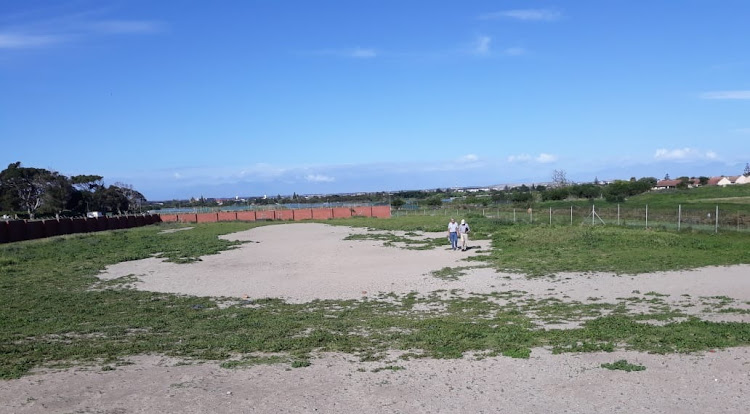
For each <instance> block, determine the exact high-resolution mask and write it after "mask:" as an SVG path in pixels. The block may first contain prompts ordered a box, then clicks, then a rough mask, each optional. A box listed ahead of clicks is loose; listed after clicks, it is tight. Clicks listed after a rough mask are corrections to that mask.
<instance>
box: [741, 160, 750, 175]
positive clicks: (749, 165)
mask: <svg viewBox="0 0 750 414" xmlns="http://www.w3.org/2000/svg"><path fill="white" fill-rule="evenodd" d="M742 175H744V176H745V177H750V162H749V163H746V164H745V171H744V172H743V173H742Z"/></svg>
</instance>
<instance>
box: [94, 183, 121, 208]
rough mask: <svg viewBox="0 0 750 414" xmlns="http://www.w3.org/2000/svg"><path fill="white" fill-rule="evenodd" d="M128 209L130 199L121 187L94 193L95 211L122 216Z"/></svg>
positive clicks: (107, 188) (103, 189) (112, 186)
mask: <svg viewBox="0 0 750 414" xmlns="http://www.w3.org/2000/svg"><path fill="white" fill-rule="evenodd" d="M127 209H128V198H127V197H126V196H125V194H123V193H122V191H121V190H120V188H119V187H117V186H114V185H110V186H109V187H106V188H104V187H101V188H99V189H98V190H97V191H96V193H94V210H100V211H105V212H109V213H117V214H122V212H123V211H126V210H127Z"/></svg>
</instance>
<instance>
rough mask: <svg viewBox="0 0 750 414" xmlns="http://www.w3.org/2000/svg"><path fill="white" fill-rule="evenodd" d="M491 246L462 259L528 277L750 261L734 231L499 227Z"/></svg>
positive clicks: (747, 245)
mask: <svg viewBox="0 0 750 414" xmlns="http://www.w3.org/2000/svg"><path fill="white" fill-rule="evenodd" d="M492 245H493V248H494V249H493V251H492V253H491V254H490V255H488V256H475V257H470V258H468V260H470V261H486V262H488V263H489V264H490V265H492V266H493V267H495V268H496V269H498V270H502V271H513V272H520V273H525V274H527V275H530V276H544V275H549V274H554V273H557V272H594V271H604V272H614V273H620V274H636V273H648V272H655V271H664V270H676V269H690V268H697V267H703V266H712V265H729V264H741V263H750V238H748V237H747V236H745V235H743V234H738V233H732V234H721V235H715V234H701V233H690V234H688V233H674V232H667V231H653V230H643V229H632V228H624V227H615V226H609V227H604V226H599V227H591V226H584V227H581V226H578V227H554V226H553V227H549V226H526V225H517V226H512V225H511V226H508V225H505V226H498V227H497V228H496V229H495V231H493V237H492Z"/></svg>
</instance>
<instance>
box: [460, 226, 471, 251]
mask: <svg viewBox="0 0 750 414" xmlns="http://www.w3.org/2000/svg"><path fill="white" fill-rule="evenodd" d="M469 231H470V230H469V225H468V224H466V220H464V219H461V225H460V226H458V234H459V235H461V251H462V252H465V251H466V248H467V247H466V243H468V242H469Z"/></svg>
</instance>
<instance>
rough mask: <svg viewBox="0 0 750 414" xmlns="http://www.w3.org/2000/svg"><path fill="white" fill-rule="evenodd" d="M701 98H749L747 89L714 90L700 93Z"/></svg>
mask: <svg viewBox="0 0 750 414" xmlns="http://www.w3.org/2000/svg"><path fill="white" fill-rule="evenodd" d="M701 98H702V99H750V90H748V91H714V92H704V93H702V94H701Z"/></svg>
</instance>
